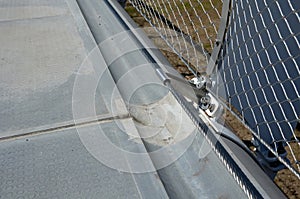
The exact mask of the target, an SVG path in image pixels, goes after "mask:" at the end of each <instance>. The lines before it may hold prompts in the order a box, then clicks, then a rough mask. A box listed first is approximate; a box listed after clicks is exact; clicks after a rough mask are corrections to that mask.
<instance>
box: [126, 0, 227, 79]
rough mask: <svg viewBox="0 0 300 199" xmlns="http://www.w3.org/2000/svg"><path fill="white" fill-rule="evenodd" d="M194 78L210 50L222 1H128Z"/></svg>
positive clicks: (203, 69)
mask: <svg viewBox="0 0 300 199" xmlns="http://www.w3.org/2000/svg"><path fill="white" fill-rule="evenodd" d="M130 2H131V3H132V5H133V6H135V8H136V9H137V10H138V11H139V12H140V13H141V14H142V15H143V16H144V17H145V18H146V20H147V21H148V22H149V23H150V24H151V25H152V26H153V27H155V28H156V29H157V31H158V32H159V33H160V35H161V37H162V38H163V39H164V40H165V41H166V42H167V43H168V45H169V46H170V47H171V48H172V50H173V51H174V52H175V53H176V54H177V55H178V56H179V57H180V58H181V59H182V60H183V61H184V63H185V64H186V65H187V66H188V67H189V68H190V70H191V71H192V72H193V73H194V74H195V75H196V73H197V71H198V72H204V71H205V69H206V66H207V64H208V61H209V58H210V53H211V52H212V49H213V47H214V43H215V39H216V36H217V32H218V26H219V22H220V18H221V14H220V13H221V10H222V0H208V1H203V0H130Z"/></svg>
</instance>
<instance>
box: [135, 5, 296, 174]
mask: <svg viewBox="0 0 300 199" xmlns="http://www.w3.org/2000/svg"><path fill="white" fill-rule="evenodd" d="M130 2H131V3H132V5H133V6H134V7H135V8H136V9H137V10H138V11H139V12H140V13H141V14H142V15H143V16H144V17H145V18H146V20H147V21H148V22H149V23H150V24H151V25H152V26H153V27H155V28H156V30H157V31H158V32H159V34H160V36H161V37H162V38H163V39H164V40H165V41H166V42H167V43H168V45H169V46H170V47H171V48H172V49H173V51H174V52H175V53H176V54H177V55H178V56H179V57H180V58H182V60H183V61H184V63H185V64H186V65H187V66H188V67H189V68H190V69H191V70H192V72H193V73H194V74H195V75H197V72H199V71H200V72H203V70H202V68H203V66H205V67H206V66H207V65H208V63H213V65H211V64H209V67H213V69H214V70H212V68H210V70H211V71H214V72H213V73H212V77H214V76H215V77H217V78H214V81H215V83H214V84H213V85H215V86H214V87H212V88H211V89H210V90H211V92H213V93H214V94H215V96H217V97H218V98H219V99H220V102H221V103H222V104H223V105H224V106H225V107H226V108H227V109H228V110H230V112H231V113H232V114H234V115H235V116H236V117H237V118H238V119H239V120H240V122H242V123H243V124H244V125H245V126H246V127H247V128H249V130H250V131H251V133H252V135H253V137H254V144H255V145H256V147H257V149H258V152H259V153H258V156H259V160H260V162H261V163H262V164H263V165H264V166H265V168H267V169H269V170H270V171H271V172H272V171H274V172H276V171H278V170H280V169H283V168H284V167H287V168H288V169H289V170H290V171H291V172H292V173H293V174H294V175H295V176H297V177H298V178H299V176H300V175H299V171H300V165H299V161H300V142H299V137H300V133H299V132H297V131H295V128H296V125H297V123H299V116H300V96H299V92H300V67H299V65H300V56H299V55H300V50H299V46H300V45H299V39H300V23H299V21H300V17H299V11H300V4H299V3H296V1H289V0H283V1H277V0H261V1H251V0H231V1H224V2H223V1H221V0H205V1H204V0H131V1H130ZM225 2H227V3H228V5H230V6H228V7H224V6H223V5H224V4H225ZM226 9H227V10H226ZM224 13H226V14H227V15H226V16H225V15H224ZM227 16H228V18H227ZM224 17H226V19H225V20H224ZM220 19H223V20H222V23H223V26H225V27H226V28H227V29H226V32H225V34H224V35H222V36H223V37H222V40H221V41H218V42H221V48H217V45H216V39H217V36H220V33H222V32H220V30H219V27H220V25H221V26H222V23H221V22H220V21H221V20H220ZM214 53H215V54H217V55H218V56H217V57H218V58H217V60H211V59H212V57H211V54H214ZM217 73H218V74H219V76H216V74H217ZM220 90H225V91H226V92H225V93H219V92H218V91H220Z"/></svg>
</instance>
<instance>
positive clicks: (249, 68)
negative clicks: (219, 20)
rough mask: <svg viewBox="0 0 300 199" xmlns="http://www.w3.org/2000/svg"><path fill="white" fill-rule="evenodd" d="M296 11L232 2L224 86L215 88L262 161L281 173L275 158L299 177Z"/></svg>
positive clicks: (222, 61)
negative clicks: (247, 132)
mask: <svg viewBox="0 0 300 199" xmlns="http://www.w3.org/2000/svg"><path fill="white" fill-rule="evenodd" d="M299 8H300V6H299V4H298V6H297V5H296V4H295V3H292V2H289V1H274V0H272V1H270V0H269V1H266V0H264V1H248V0H235V1H233V2H232V12H231V16H230V24H229V26H228V30H227V32H226V35H225V40H224V43H223V47H222V50H221V54H220V57H219V62H218V63H219V65H218V72H219V74H220V75H221V78H220V81H221V82H222V84H216V85H217V87H219V88H220V87H224V89H225V90H226V96H224V99H225V102H226V105H227V108H228V109H230V110H231V111H232V112H235V113H236V114H237V115H239V117H240V119H241V120H242V121H243V123H244V124H246V125H247V126H249V127H250V128H251V130H252V133H253V135H254V137H255V143H256V145H257V147H258V150H259V152H260V155H262V157H261V161H265V163H266V164H267V165H266V166H267V167H269V168H270V169H273V170H280V169H282V168H283V167H282V165H280V164H278V162H277V159H276V158H279V159H280V161H281V162H282V163H283V164H285V166H287V167H290V166H291V167H290V169H291V170H292V171H293V172H294V174H296V175H297V176H298V177H299V170H300V167H299V166H300V165H299V160H300V157H299V155H300V154H299V152H298V150H299V146H300V145H299V144H300V143H299V135H296V133H295V128H296V125H297V123H298V121H299V115H300V98H299V97H300V96H299V90H300V76H299V75H300V69H299V63H300V57H299V55H300V52H299V46H300V45H299V38H300V35H299V33H300V26H299ZM293 24H298V25H293ZM219 88H218V89H219ZM262 142H265V143H262ZM272 150H273V153H272V152H270V151H272ZM287 151H288V152H289V160H290V161H289V160H288V159H286V157H287V153H286V152H287ZM275 157H276V158H275ZM281 158H282V159H281Z"/></svg>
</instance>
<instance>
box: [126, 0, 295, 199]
mask: <svg viewBox="0 0 300 199" xmlns="http://www.w3.org/2000/svg"><path fill="white" fill-rule="evenodd" d="M125 9H126V11H127V12H128V13H129V15H130V16H131V17H132V18H133V20H134V21H135V22H136V23H137V24H138V26H139V27H142V28H144V27H150V25H149V23H148V22H147V21H146V20H145V19H144V17H142V16H141V15H140V14H139V13H138V12H137V11H136V10H135V8H134V7H133V6H131V5H130V3H127V5H126V8H125ZM184 17H186V16H184ZM189 28H193V27H192V26H191V25H190V27H189ZM210 31H212V32H213V30H210ZM145 32H146V33H147V34H148V36H149V37H150V38H151V39H152V41H153V42H154V43H155V44H156V45H157V46H158V47H159V48H163V50H161V52H162V53H163V54H164V55H165V57H166V58H167V59H168V60H169V62H170V63H171V64H172V66H173V67H174V68H175V69H177V71H178V72H179V73H181V74H182V75H183V76H184V77H185V78H186V79H191V78H193V74H192V73H191V72H190V71H189V70H188V68H187V67H186V65H185V64H184V63H183V62H182V61H181V60H180V58H179V57H178V56H177V55H176V54H175V53H173V52H172V51H171V50H168V49H167V46H162V45H164V44H163V43H164V42H163V40H161V39H160V38H159V36H153V32H152V33H151V34H150V33H149V32H147V30H146V31H145ZM201 34H204V33H201ZM206 46H207V47H208V49H210V46H209V41H208V40H207V41H206ZM224 117H225V120H226V125H227V126H228V127H229V128H231V129H232V131H233V132H235V133H236V135H238V136H239V137H240V138H241V139H242V140H243V141H245V142H247V143H249V142H250V140H251V138H252V135H251V133H250V132H249V131H248V130H247V129H246V128H245V127H244V126H243V125H242V124H241V123H240V122H239V121H238V120H237V119H236V118H235V117H234V116H233V115H232V114H230V113H229V112H226V114H225V115H224ZM296 135H297V137H300V132H299V131H297V132H296ZM291 146H292V147H294V148H293V149H294V151H295V156H296V157H298V159H299V157H300V147H299V145H298V146H297V144H296V143H293V144H291ZM288 151H289V150H288ZM289 156H291V154H290V153H289ZM275 183H276V184H277V186H278V187H279V188H280V189H281V190H282V191H283V192H284V193H285V194H286V195H287V197H288V198H291V199H296V198H300V180H299V179H298V178H297V177H296V176H295V175H293V174H292V173H291V172H290V171H289V170H288V169H284V170H282V171H280V172H279V173H278V174H277V176H276V178H275Z"/></svg>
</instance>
